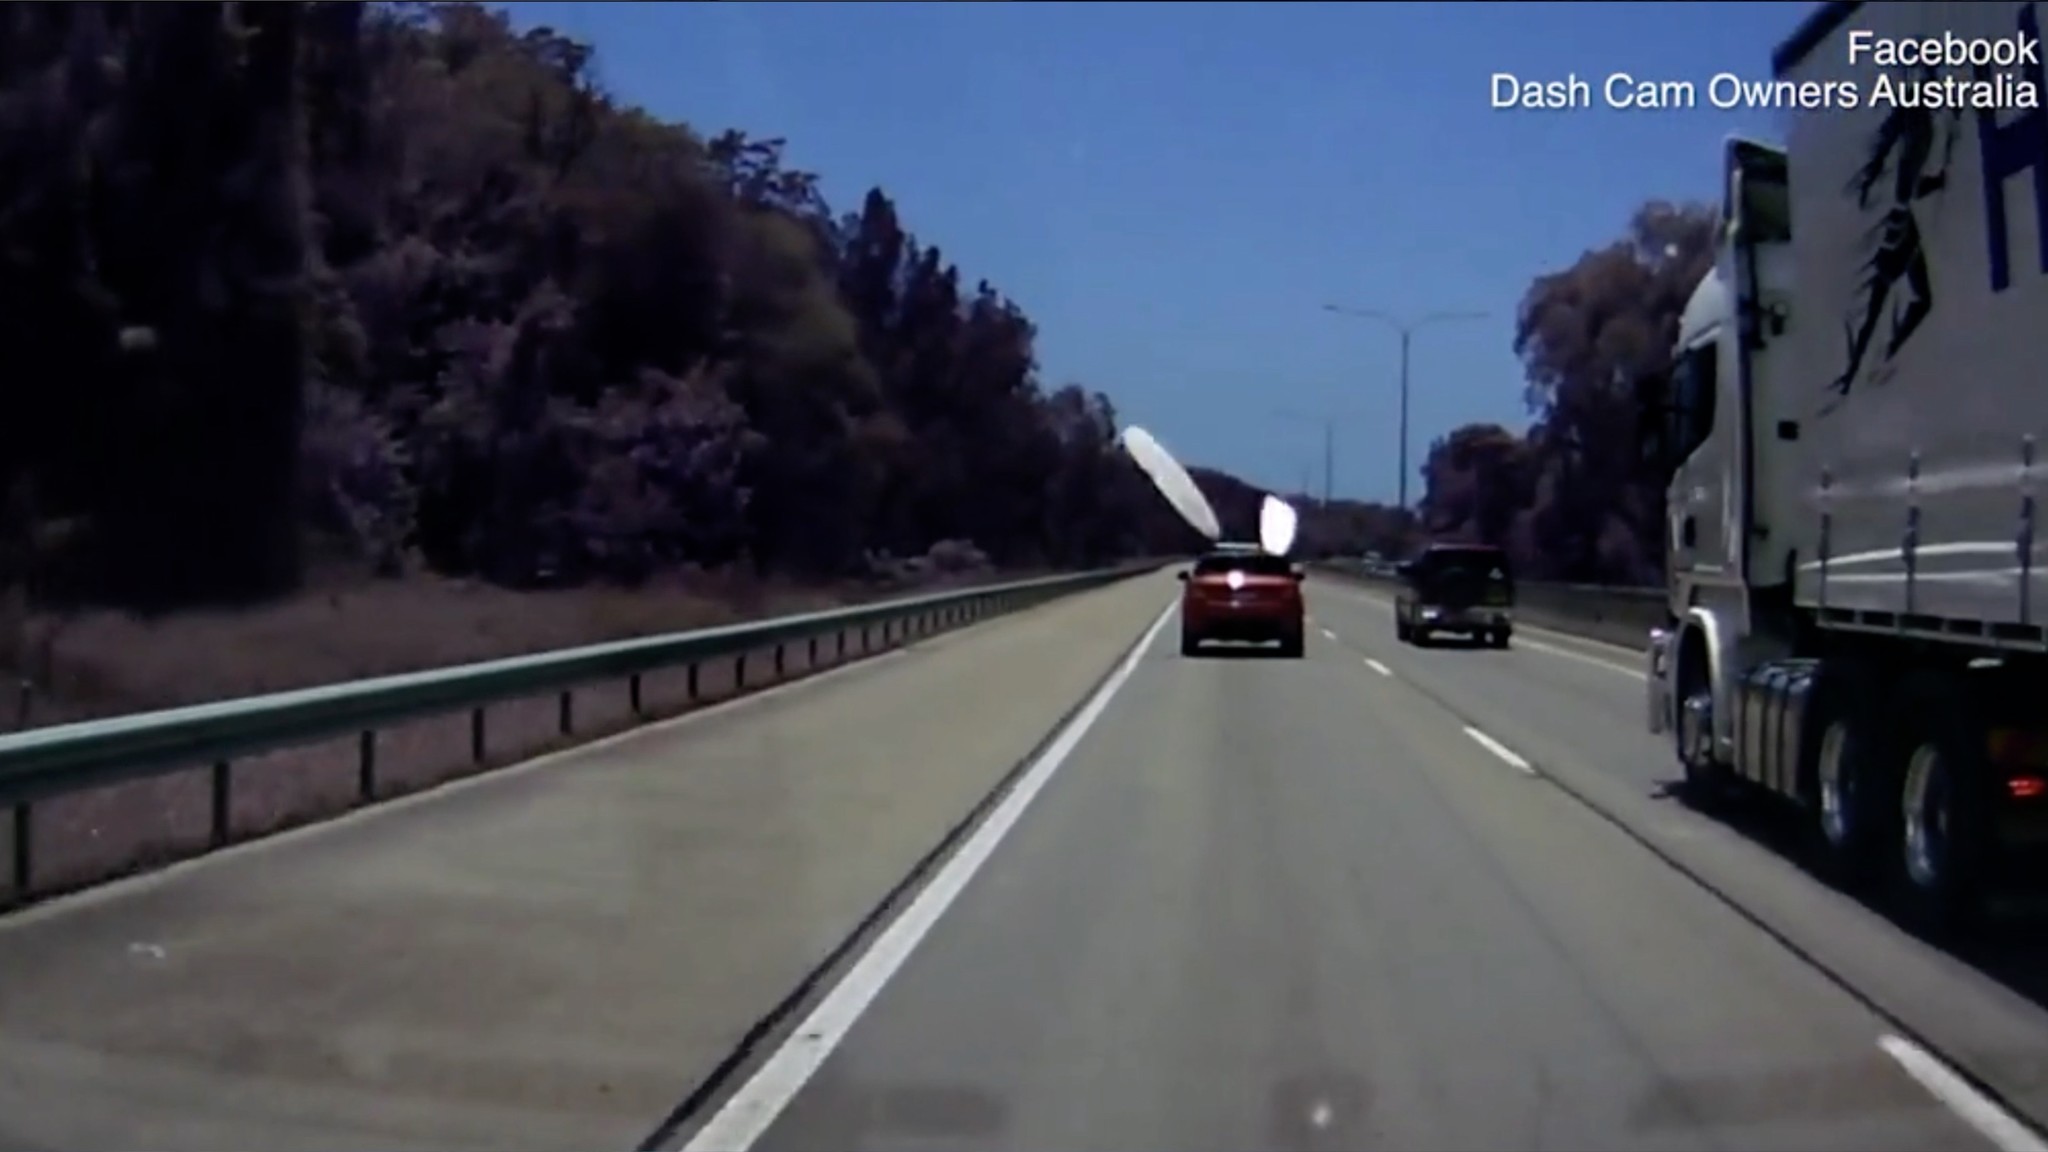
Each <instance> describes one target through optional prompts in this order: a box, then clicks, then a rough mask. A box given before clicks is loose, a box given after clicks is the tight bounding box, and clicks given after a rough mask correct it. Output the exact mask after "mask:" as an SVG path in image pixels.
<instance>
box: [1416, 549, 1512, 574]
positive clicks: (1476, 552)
mask: <svg viewBox="0 0 2048 1152" xmlns="http://www.w3.org/2000/svg"><path fill="white" fill-rule="evenodd" d="M1410 571H1411V572H1412V574H1413V575H1414V576H1415V578H1416V579H1419V580H1434V579H1442V578H1444V577H1457V576H1463V577H1467V578H1478V579H1481V580H1498V581H1503V582H1509V581H1512V580H1513V579H1514V574H1513V573H1512V572H1511V571H1510V570H1509V568H1508V556H1507V553H1506V552H1504V551H1502V550H1500V549H1499V548H1431V549H1428V550H1427V551H1425V552H1423V553H1422V554H1421V555H1420V556H1417V557H1416V558H1415V560H1414V564H1413V567H1412V568H1411V570H1410Z"/></svg>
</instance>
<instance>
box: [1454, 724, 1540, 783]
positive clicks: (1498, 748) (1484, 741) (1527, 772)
mask: <svg viewBox="0 0 2048 1152" xmlns="http://www.w3.org/2000/svg"><path fill="white" fill-rule="evenodd" d="M1465 735H1467V736H1470V737H1471V738H1472V739H1473V740H1474V741H1475V742H1477V743H1478V745H1479V746H1480V747H1481V748H1484V749H1486V750H1487V751H1488V752H1491V753H1493V754H1494V755H1495V756H1498V757H1500V759H1501V762H1502V763H1504V764H1506V765H1507V766H1508V767H1510V768H1513V769H1514V770H1515V771H1517V772H1520V773H1521V774H1522V775H1524V776H1534V775H1535V774H1536V769H1535V767H1534V766H1533V765H1531V764H1530V763H1529V762H1528V761H1527V760H1524V759H1522V758H1521V756H1519V755H1517V754H1516V752H1515V750H1514V749H1513V748H1510V747H1508V746H1507V745H1505V744H1503V743H1501V742H1500V741H1498V740H1495V739H1494V738H1493V737H1491V736H1488V735H1487V734H1486V733H1484V732H1481V731H1480V730H1479V729H1477V728H1473V727H1471V726H1470V725H1467V726H1466V728H1465Z"/></svg>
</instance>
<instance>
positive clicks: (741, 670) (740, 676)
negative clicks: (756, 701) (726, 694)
mask: <svg viewBox="0 0 2048 1152" xmlns="http://www.w3.org/2000/svg"><path fill="white" fill-rule="evenodd" d="M746 686H747V654H746V653H745V652H742V653H740V654H739V655H737V656H735V657H733V658H732V690H733V692H735V693H738V692H741V691H743V690H744V689H745V688H746Z"/></svg>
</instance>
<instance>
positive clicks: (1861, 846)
mask: <svg viewBox="0 0 2048 1152" xmlns="http://www.w3.org/2000/svg"><path fill="white" fill-rule="evenodd" d="M1834 703H1835V702H1833V701H1828V702H1827V704H1824V706H1823V709H1822V710H1820V711H1819V713H1818V714H1817V715H1816V720H1817V721H1818V722H1817V723H1816V724H1815V725H1814V730H1815V732H1816V735H1815V736H1814V737H1813V743H1814V749H1813V754H1812V759H1813V777H1812V779H1813V787H1812V797H1813V809H1814V810H1813V825H1812V828H1813V836H1814V853H1813V855H1814V857H1815V861H1816V863H1818V864H1819V865H1820V869H1821V871H1822V872H1824V873H1825V874H1826V875H1827V877H1828V879H1830V880H1832V881H1834V882H1835V883H1837V884H1839V885H1841V886H1842V887H1844V888H1848V889H1852V890H1854V889H1860V888H1864V887H1867V886H1868V885H1869V883H1870V882H1871V881H1872V880H1873V879H1875V878H1876V876H1877V874H1878V871H1879V864H1880V862H1881V860H1882V859H1883V855H1884V847H1885V845H1887V844H1889V843H1891V842H1892V839H1893V837H1892V834H1891V825H1892V820H1891V819H1890V818H1891V816H1892V815H1893V813H1894V811H1895V809H1893V807H1892V806H1891V804H1890V803H1889V801H1890V798H1891V795H1892V789H1891V788H1890V786H1889V785H1890V780H1889V779H1888V777H1892V776H1894V775H1895V774H1894V773H1890V772H1887V771H1886V770H1885V769H1886V765H1885V764H1884V763H1883V761H1882V759H1881V756H1882V755H1883V752H1882V749H1883V748H1884V747H1885V746H1887V745H1888V744H1889V743H1890V741H1888V740H1887V739H1886V738H1885V734H1884V732H1883V731H1882V727H1881V724H1880V722H1879V721H1878V720H1877V719H1876V710H1875V702H1874V701H1867V702H1862V703H1860V704H1859V703H1857V702H1853V701H1847V700H1844V701H1841V702H1839V706H1828V705H1833V704H1834Z"/></svg>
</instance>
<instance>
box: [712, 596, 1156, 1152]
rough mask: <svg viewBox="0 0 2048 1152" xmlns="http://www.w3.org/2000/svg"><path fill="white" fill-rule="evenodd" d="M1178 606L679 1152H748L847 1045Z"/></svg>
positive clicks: (1129, 673) (1100, 715) (1147, 631)
mask: <svg viewBox="0 0 2048 1152" xmlns="http://www.w3.org/2000/svg"><path fill="white" fill-rule="evenodd" d="M1175 607H1176V605H1168V606H1167V607H1166V610H1165V611H1163V612H1161V613H1160V614H1159V618H1158V619H1157V620H1154V621H1153V622H1152V626H1151V627H1150V628H1147V629H1146V630H1145V634H1144V636H1143V638H1141V639H1140V640H1139V641H1138V643H1137V645H1136V646H1135V647H1133V648H1132V649H1131V650H1130V652H1129V653H1127V654H1126V655H1125V656H1124V660H1123V663H1122V664H1119V665H1118V666H1117V668H1116V671H1114V672H1112V673H1111V674H1110V677H1109V679H1108V680H1106V681H1104V682H1103V684H1102V686H1101V687H1100V688H1098V689H1096V690H1095V695H1093V696H1092V697H1090V698H1089V700H1088V702H1087V703H1086V704H1085V705H1083V706H1082V707H1081V710H1080V711H1079V712H1077V713H1075V714H1074V718H1073V719H1072V720H1070V721H1068V722H1067V725H1066V727H1065V728H1062V729H1061V730H1060V733H1059V735H1058V736H1056V737H1054V738H1053V741H1052V743H1051V744H1048V745H1047V746H1046V748H1045V751H1043V752H1041V753H1039V755H1038V758H1037V759H1036V760H1034V761H1032V763H1031V766H1030V767H1029V768H1027V769H1025V771H1024V774H1023V776H1022V777H1020V778H1019V779H1018V781H1017V784H1016V787H1015V788H1013V789H1011V791H1010V793H1009V795H1007V796H1005V797H1003V799H1002V801H1001V803H999V804H997V805H996V808H995V810H994V811H993V812H991V813H989V815H988V819H987V820H986V821H984V822H983V823H982V825H981V827H979V828H976V829H975V830H974V831H973V833H971V834H970V835H969V836H968V837H967V840H966V841H965V842H964V843H962V844H961V845H960V847H959V850H958V851H956V852H955V853H954V855H953V857H952V858H951V859H950V860H948V861H947V862H946V863H945V865H944V866H943V867H941V868H940V869H939V871H938V873H937V875H935V876H933V877H932V878H931V881H930V883H928V884H927V885H926V886H925V888H924V890H923V891H921V892H919V893H918V895H917V898H916V899H915V900H913V901H912V902H911V904H910V906H909V907H908V908H906V909H904V910H903V913H902V915H900V916H898V917H897V918H896V920H895V921H894V922H893V923H891V924H890V925H889V927H888V929H887V930H886V931H884V932H883V933H882V934H881V935H880V936H879V937H877V938H876V939H875V941H874V943H873V944H870V945H869V946H868V949H867V951H866V952H865V953H863V954H862V955H861V958H860V960H859V961H858V962H856V963H855V964H854V966H853V967H852V968H851V969H849V970H848V971H847V973H846V975H844V976H842V977H841V978H840V979H839V982H838V983H837V984H835V985H833V987H832V990H831V991H830V992H828V993H826V994H825V998H824V1000H822V1001H820V1002H819V1004H818V1006H817V1007H816V1008H814V1009H812V1010H811V1014H810V1015H809V1016H807V1017H806V1018H805V1019H804V1022H803V1023H802V1024H800V1025H798V1026H797V1028H796V1030H795V1031H794V1032H792V1033H791V1034H790V1036H789V1038H788V1039H787V1040H784V1041H783V1042H782V1046H781V1047H779V1048H777V1049H776V1050H775V1054H774V1055H772V1056H770V1057H769V1058H768V1060H767V1062H766V1063H765V1064H763V1065H762V1066H761V1067H760V1069H759V1070H758V1071H756V1072H755V1073H754V1075H753V1076H752V1077H751V1078H749V1079H748V1080H747V1082H746V1083H745V1084H742V1085H741V1086H740V1088H739V1091H737V1092H735V1093H733V1096H732V1098H731V1099H730V1100H727V1101H726V1102H725V1106H724V1107H722V1108H720V1109H719V1110H718V1112H717V1114H716V1115H714V1116H712V1117H711V1119H710V1121H709V1122H707V1123H706V1124H705V1125H704V1127H703V1128H701V1129H699V1130H698V1131H697V1134H696V1135H695V1136H692V1137H691V1138H690V1142H689V1143H688V1144H685V1145H683V1152H746V1150H747V1149H749V1148H751V1147H753V1145H754V1142H755V1141H756V1140H759V1139H760V1138H761V1135H762V1133H764V1132H766V1131H767V1130H768V1127H769V1125H771V1124H773V1123H774V1122H775V1118H776V1117H777V1116H779V1115H781V1114H782V1110H783V1109H784V1108H786V1107H788V1106H789V1103H790V1101H791V1100H793V1099H795V1098H796V1095H797V1093H798V1092H801V1091H802V1090H803V1087H804V1085H805V1084H806V1083H808V1082H809V1081H810V1078H811V1076H812V1075H813V1074H814V1073H816V1072H817V1070H818V1068H819V1067H820V1066H821V1065H823V1064H824V1063H825V1059H826V1057H828V1056H830V1055H831V1054H832V1050H833V1049H835V1048H837V1047H838V1046H839V1044H840V1042H841V1041H842V1040H844V1039H845V1038H846V1034H847V1033H848V1032H849V1031H851V1030H852V1028H853V1026H854V1024H855V1023H856V1022H858V1021H859V1019H860V1015H861V1013H862V1012H864V1011H866V1010H867V1007H868V1005H869V1004H871V1003H873V1002H874V999H875V997H876V996H877V995H879V994H880V993H881V991H882V988H883V987H884V986H885V985H887V984H888V983H889V980H890V978H891V977H893V976H895V975H896V971H897V969H899V968H901V967H902V966H903V962H904V961H905V960H908V959H909V958H910V954H911V953H912V952H913V951H915V950H916V948H917V946H918V943H919V942H920V941H922V940H923V939H924V937H925V934H926V933H928V932H930V931H931V930H932V927H933V925H935V924H937V923H938V920H939V917H941V916H943V915H945V912H946V909H947V908H948V907H950V906H951V905H952V903H953V901H954V900H955V899H957V898H958V897H959V895H960V893H961V891H962V890H963V889H965V888H966V887H967V883H968V881H970V880H972V879H974V874H975V873H976V872H978V871H980V870H981V866H982V865H983V864H985V863H987V862H988V858H989V857H990V856H991V855H993V854H994V853H995V850H996V847H997V846H998V845H1000V844H1001V843H1002V841H1003V837H1004V836H1005V835H1007V834H1008V833H1009V831H1010V829H1011V827H1012V826H1014V825H1015V824H1016V823H1017V820H1018V818H1020V817H1021V816H1023V815H1024V810H1025V809H1026V808H1029V807H1030V806H1031V801H1032V800H1033V799H1035V798H1036V797H1037V796H1038V794H1039V792H1041V791H1043V790H1044V788H1045V786H1046V784H1047V783H1049V782H1050V781H1051V780H1052V777H1053V774H1054V773H1055V772H1058V771H1059V769H1060V765H1061V764H1063V763H1065V762H1066V759H1067V757H1068V756H1070V755H1072V754H1073V751H1074V748H1075V747H1076V746H1077V745H1079V744H1080V742H1081V739H1082V737H1084V736H1086V735H1087V734H1088V730H1089V729H1090V728H1092V727H1094V726H1095V722H1096V721H1097V720H1099V719H1101V717H1102V713H1103V712H1104V710H1106V709H1107V708H1108V707H1109V703H1110V701H1111V700H1112V699H1113V698H1114V697H1115V696H1116V694H1117V691H1118V690H1119V689H1121V688H1122V687H1123V686H1124V682H1125V681H1127V680H1129V679H1130V678H1131V673H1132V672H1134V671H1136V670H1137V667H1138V662H1139V661H1140V660H1142V659H1143V658H1144V656H1145V653H1146V652H1147V651H1149V650H1150V649H1151V647H1152V643H1153V641H1155V640H1157V639H1158V638H1159V632H1160V630H1161V629H1162V628H1164V627H1166V622H1167V621H1168V620H1169V619H1171V618H1172V617H1173V613H1174V609H1175Z"/></svg>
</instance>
